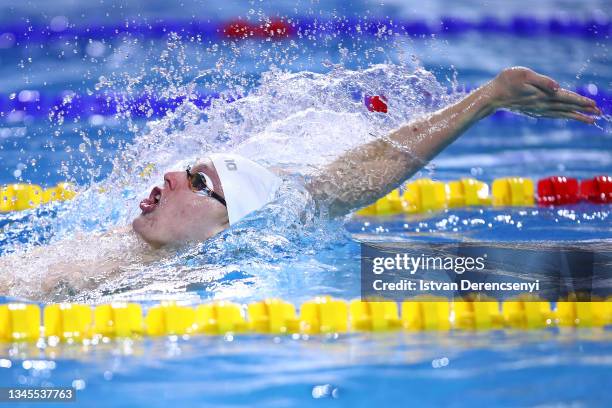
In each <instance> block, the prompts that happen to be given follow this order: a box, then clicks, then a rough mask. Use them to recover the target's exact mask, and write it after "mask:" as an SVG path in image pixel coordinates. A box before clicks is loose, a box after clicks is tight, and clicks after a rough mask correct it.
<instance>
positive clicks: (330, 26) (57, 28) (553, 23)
mask: <svg viewBox="0 0 612 408" xmlns="http://www.w3.org/2000/svg"><path fill="white" fill-rule="evenodd" d="M171 32H176V33H179V34H184V35H189V36H202V37H203V38H205V39H209V38H228V37H230V38H234V39H240V38H249V37H259V38H261V37H270V38H275V39H283V38H302V37H303V36H308V35H313V34H330V33H336V34H339V35H351V36H355V35H371V36H377V37H389V36H392V35H394V34H395V33H400V34H403V35H410V36H424V35H432V34H436V35H459V34H464V33H467V32H479V33H483V34H506V35H518V36H546V35H561V36H571V37H582V38H609V35H610V34H611V33H612V20H611V19H610V18H609V17H608V16H607V15H605V14H604V13H603V12H599V13H597V12H595V13H593V15H592V17H590V18H585V19H577V18H574V17H567V18H559V17H551V18H546V19H542V18H536V17H529V16H514V17H509V18H506V19H499V18H495V17H489V16H484V17H481V18H480V19H475V20H468V19H465V18H461V17H441V18H440V19H439V20H435V21H432V20H426V19H408V20H395V19H349V18H340V19H335V20H324V19H323V20H322V19H317V20H314V19H310V18H304V17H281V18H273V19H271V20H269V21H268V22H265V23H262V22H249V21H245V20H241V19H234V20H228V21H206V20H197V19H190V20H155V21H140V20H125V21H121V22H116V23H111V24H96V23H92V24H90V25H76V24H71V23H69V21H68V19H67V18H66V17H63V16H57V17H55V18H53V19H51V20H50V21H49V22H46V23H42V22H32V23H25V22H17V23H8V24H7V23H5V24H1V23H0V49H3V48H12V47H13V46H20V45H23V44H25V43H29V42H34V43H44V42H49V41H56V40H62V39H63V40H71V41H75V40H89V39H92V40H96V39H98V40H99V39H109V38H115V37H117V36H118V35H121V34H128V35H140V36H144V37H147V38H162V37H164V36H166V35H167V34H168V33H171Z"/></svg>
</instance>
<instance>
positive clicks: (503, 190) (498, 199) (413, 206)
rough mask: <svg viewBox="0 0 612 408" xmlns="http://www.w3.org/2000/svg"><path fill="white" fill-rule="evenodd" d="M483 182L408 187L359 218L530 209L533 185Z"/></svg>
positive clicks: (518, 179) (525, 181)
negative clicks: (478, 208) (476, 209)
mask: <svg viewBox="0 0 612 408" xmlns="http://www.w3.org/2000/svg"><path fill="white" fill-rule="evenodd" d="M490 190H491V191H490ZM490 190H489V185H488V184H486V183H485V182H482V181H479V180H476V179H473V178H464V179H461V180H455V181H450V182H448V183H443V182H441V181H434V180H431V179H428V178H423V179H418V180H415V181H413V182H409V183H407V184H406V185H405V186H404V188H403V192H400V190H399V189H396V190H393V191H391V192H390V193H389V194H387V195H386V196H384V197H382V198H380V199H379V200H377V201H376V202H375V203H373V204H372V205H370V206H368V207H365V208H363V209H361V210H359V211H357V215H361V216H377V215H396V214H402V213H404V214H417V213H424V212H430V211H440V210H443V209H446V208H459V207H474V206H490V205H493V206H496V207H498V206H533V205H534V201H535V200H534V197H535V194H534V186H533V181H532V180H531V179H528V178H523V177H507V178H500V179H496V180H494V181H493V184H492V185H491V189H490Z"/></svg>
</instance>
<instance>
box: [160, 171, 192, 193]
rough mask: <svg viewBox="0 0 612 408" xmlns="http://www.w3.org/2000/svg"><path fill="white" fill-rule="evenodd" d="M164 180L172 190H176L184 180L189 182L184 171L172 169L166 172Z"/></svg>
mask: <svg viewBox="0 0 612 408" xmlns="http://www.w3.org/2000/svg"><path fill="white" fill-rule="evenodd" d="M164 182H165V183H166V184H167V186H168V188H169V189H170V190H175V189H176V188H178V187H179V186H181V183H182V182H184V183H186V182H187V177H185V172H184V171H172V172H169V173H166V174H164ZM184 183H183V184H184Z"/></svg>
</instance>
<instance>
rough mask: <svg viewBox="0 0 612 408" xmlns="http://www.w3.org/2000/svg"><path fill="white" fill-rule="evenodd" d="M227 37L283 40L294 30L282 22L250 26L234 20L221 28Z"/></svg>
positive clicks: (250, 24)
mask: <svg viewBox="0 0 612 408" xmlns="http://www.w3.org/2000/svg"><path fill="white" fill-rule="evenodd" d="M222 30H223V33H225V35H226V36H227V37H230V38H236V39H244V38H249V37H254V38H285V37H290V36H292V35H293V34H294V32H295V28H294V27H293V26H292V25H291V24H289V23H287V22H285V21H283V20H271V21H269V22H267V23H264V24H261V23H259V24H252V23H249V22H247V21H242V20H234V21H231V22H229V23H227V24H225V25H224V26H223V27H222Z"/></svg>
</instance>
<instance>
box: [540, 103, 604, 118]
mask: <svg viewBox="0 0 612 408" xmlns="http://www.w3.org/2000/svg"><path fill="white" fill-rule="evenodd" d="M546 109H550V110H555V111H564V112H574V111H575V112H583V113H588V114H590V115H598V116H599V115H601V114H602V112H601V111H600V110H599V108H598V107H596V106H582V105H577V104H575V103H566V102H549V103H547V104H546Z"/></svg>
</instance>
